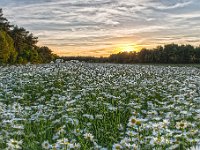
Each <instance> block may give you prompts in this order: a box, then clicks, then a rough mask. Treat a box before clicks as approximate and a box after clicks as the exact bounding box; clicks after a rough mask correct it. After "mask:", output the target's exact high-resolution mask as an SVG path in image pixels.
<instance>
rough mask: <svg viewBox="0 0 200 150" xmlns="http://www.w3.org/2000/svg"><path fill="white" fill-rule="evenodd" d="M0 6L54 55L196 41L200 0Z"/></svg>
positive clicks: (12, 0)
mask: <svg viewBox="0 0 200 150" xmlns="http://www.w3.org/2000/svg"><path fill="white" fill-rule="evenodd" d="M0 7H2V8H3V11H4V14H5V16H6V17H7V18H8V19H9V21H10V22H11V23H13V24H17V25H19V26H22V27H25V28H26V29H27V30H29V31H31V32H32V33H34V34H35V35H36V36H38V37H39V41H40V42H39V43H38V44H39V45H46V46H49V47H50V48H51V49H52V50H53V51H54V52H55V53H57V54H59V55H68V56H69V55H85V56H86V55H94V56H107V55H109V54H111V53H116V52H119V51H122V50H123V49H124V50H127V51H128V50H130V49H131V48H133V49H135V50H138V49H140V48H142V47H147V48H148V47H155V46H157V45H163V44H166V43H180V44H183V43H185V44H186V43H188V44H193V45H199V44H200V43H199V42H200V0H0Z"/></svg>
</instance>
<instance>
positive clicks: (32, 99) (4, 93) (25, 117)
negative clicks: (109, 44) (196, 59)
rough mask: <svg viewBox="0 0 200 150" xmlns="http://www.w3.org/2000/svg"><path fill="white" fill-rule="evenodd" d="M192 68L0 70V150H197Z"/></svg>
mask: <svg viewBox="0 0 200 150" xmlns="http://www.w3.org/2000/svg"><path fill="white" fill-rule="evenodd" d="M199 129H200V69H198V68H197V67H189V66H188V67H176V66H168V65H165V66H161V65H159V66H155V65H125V64H90V63H81V62H74V61H71V62H62V61H58V62H55V63H53V62H52V63H50V64H41V65H31V64H28V65H20V66H7V67H0V150H18V149H22V150H45V149H46V150H78V149H80V150H189V149H193V150H197V149H198V148H200V146H199V147H198V145H199V144H200V130H199Z"/></svg>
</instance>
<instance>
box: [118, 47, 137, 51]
mask: <svg viewBox="0 0 200 150" xmlns="http://www.w3.org/2000/svg"><path fill="white" fill-rule="evenodd" d="M119 50H120V52H132V51H135V50H136V48H135V47H134V46H133V45H122V46H120V47H119Z"/></svg>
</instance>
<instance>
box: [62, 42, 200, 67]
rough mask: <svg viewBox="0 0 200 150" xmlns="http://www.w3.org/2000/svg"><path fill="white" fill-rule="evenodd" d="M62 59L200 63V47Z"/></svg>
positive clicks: (146, 50) (144, 50) (172, 46)
mask: <svg viewBox="0 0 200 150" xmlns="http://www.w3.org/2000/svg"><path fill="white" fill-rule="evenodd" d="M62 59H64V60H66V61H69V60H79V61H85V62H95V63H170V64H176V63H178V64H187V63H200V46H198V47H194V46H192V45H189V44H188V45H178V44H174V43H173V44H167V45H164V46H158V47H156V48H153V49H147V48H143V49H142V50H141V51H139V52H134V51H132V52H120V53H118V54H112V55H110V56H109V57H100V58H96V57H62Z"/></svg>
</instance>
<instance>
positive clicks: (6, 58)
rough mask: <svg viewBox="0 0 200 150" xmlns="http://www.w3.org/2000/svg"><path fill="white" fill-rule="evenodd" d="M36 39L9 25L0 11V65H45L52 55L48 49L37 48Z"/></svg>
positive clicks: (24, 31)
mask: <svg viewBox="0 0 200 150" xmlns="http://www.w3.org/2000/svg"><path fill="white" fill-rule="evenodd" d="M37 39H38V38H37V37H35V36H34V35H33V34H32V33H29V31H27V30H26V29H24V28H22V27H18V26H13V25H10V23H9V22H8V20H7V19H6V18H4V17H3V13H2V9H0V64H7V63H9V64H14V63H20V64H26V63H28V62H30V63H47V62H50V61H51V60H52V59H53V58H54V55H53V54H52V51H51V50H50V49H49V48H48V47H38V46H37V45H36V44H37V42H38V40H37Z"/></svg>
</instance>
